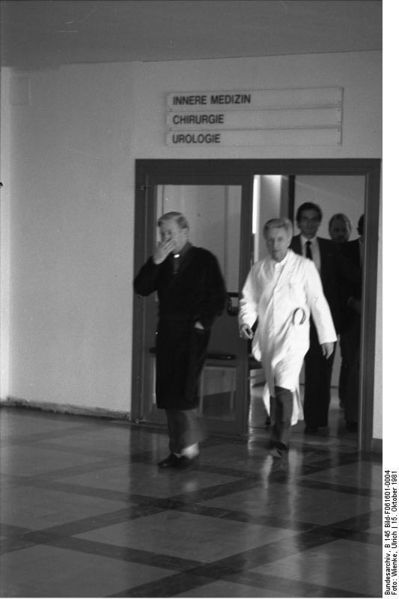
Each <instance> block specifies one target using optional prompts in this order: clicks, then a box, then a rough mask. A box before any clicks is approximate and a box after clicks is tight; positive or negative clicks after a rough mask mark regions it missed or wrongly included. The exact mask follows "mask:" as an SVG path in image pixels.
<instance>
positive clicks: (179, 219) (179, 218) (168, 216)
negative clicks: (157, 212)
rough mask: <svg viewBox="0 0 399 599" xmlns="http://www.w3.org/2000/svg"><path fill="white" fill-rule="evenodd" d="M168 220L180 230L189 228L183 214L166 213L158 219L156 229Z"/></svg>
mask: <svg viewBox="0 0 399 599" xmlns="http://www.w3.org/2000/svg"><path fill="white" fill-rule="evenodd" d="M168 220H174V221H175V222H176V223H177V225H178V226H179V227H180V229H189V228H190V226H189V224H188V220H187V219H186V217H185V216H184V214H182V213H181V212H174V211H172V212H166V213H165V214H163V215H162V216H160V217H159V219H158V223H157V224H158V227H160V226H161V225H162V224H163V223H164V222H166V221H168Z"/></svg>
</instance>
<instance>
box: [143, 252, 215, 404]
mask: <svg viewBox="0 0 399 599" xmlns="http://www.w3.org/2000/svg"><path fill="white" fill-rule="evenodd" d="M179 262H180V263H179V265H178V268H177V270H176V268H174V258H173V256H172V255H169V256H168V257H167V258H166V260H164V261H163V262H162V263H161V264H158V265H157V264H155V263H154V261H153V259H152V258H150V259H149V260H148V261H147V262H146V263H145V264H144V266H142V268H141V269H140V271H139V273H138V274H137V276H136V278H135V280H134V288H135V291H136V293H138V294H139V295H143V296H147V295H149V294H151V293H153V292H156V293H157V294H158V300H159V314H158V316H159V319H158V327H157V333H156V399H157V406H158V408H164V409H176V410H191V409H194V408H196V407H197V406H198V400H199V397H198V381H199V376H200V373H201V369H202V367H203V365H204V362H205V359H206V349H207V346H208V342H209V338H210V332H211V326H212V323H213V321H214V319H215V318H216V316H217V315H219V314H221V312H222V311H223V309H224V306H225V303H226V289H225V285H224V280H223V276H222V274H221V271H220V267H219V264H218V261H217V259H216V258H215V256H214V255H213V254H212V253H211V252H209V251H208V250H206V249H203V248H199V247H194V246H191V245H190V246H189V247H188V249H187V248H186V251H184V252H183V253H182V256H181V258H180V259H179ZM196 322H200V323H201V324H202V326H203V327H204V329H203V330H201V329H197V328H195V327H194V324H195V323H196Z"/></svg>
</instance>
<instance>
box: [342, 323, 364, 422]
mask: <svg viewBox="0 0 399 599" xmlns="http://www.w3.org/2000/svg"><path fill="white" fill-rule="evenodd" d="M341 348H342V357H343V358H344V357H345V363H346V377H345V378H344V381H343V385H342V399H343V404H344V409H345V420H346V421H347V422H348V423H357V422H358V419H359V418H358V412H359V393H360V380H359V377H360V318H354V320H353V322H352V323H351V325H350V326H348V327H347V328H346V329H345V331H344V332H343V333H342V334H341Z"/></svg>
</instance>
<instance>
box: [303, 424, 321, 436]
mask: <svg viewBox="0 0 399 599" xmlns="http://www.w3.org/2000/svg"><path fill="white" fill-rule="evenodd" d="M304 432H305V435H317V433H318V432H319V427H318V426H308V425H306V426H305V431H304Z"/></svg>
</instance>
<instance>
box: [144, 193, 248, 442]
mask: <svg viewBox="0 0 399 599" xmlns="http://www.w3.org/2000/svg"><path fill="white" fill-rule="evenodd" d="M241 201H242V188H241V186H240V185H156V186H155V189H154V202H155V210H154V222H153V237H154V242H155V243H156V241H157V240H158V227H157V221H158V218H159V217H160V216H161V215H162V214H164V213H166V212H171V211H178V212H182V213H183V214H184V215H185V216H186V218H187V220H188V222H189V225H190V241H191V243H192V244H193V245H195V246H200V247H204V248H206V249H208V250H210V251H211V252H212V253H213V254H214V255H215V256H216V257H217V259H218V262H219V265H220V268H221V270H222V273H223V276H224V278H225V282H226V288H227V291H228V293H229V296H230V298H231V300H230V302H229V303H228V305H226V309H225V311H224V312H223V314H222V315H221V316H220V317H219V318H217V319H216V321H215V323H214V325H213V328H212V335H211V339H210V343H209V347H208V356H207V360H206V363H205V366H204V369H203V372H202V374H201V378H200V383H199V388H198V393H199V411H200V413H201V415H202V416H203V417H204V418H205V420H206V422H207V426H208V428H209V429H210V430H212V431H216V432H231V433H234V432H237V431H238V430H239V428H240V427H242V423H241V424H239V422H238V421H239V420H240V419H242V412H243V410H242V408H243V406H242V405H238V401H239V396H240V398H241V402H242V401H245V398H244V397H243V396H242V395H243V394H242V393H238V389H239V388H240V385H238V381H239V376H242V375H241V370H240V367H241V363H242V358H240V355H241V354H242V351H243V343H242V341H240V339H239V336H238V325H237V310H236V309H235V306H236V305H237V299H238V293H239V286H240V243H241ZM146 302H147V304H148V305H147V318H146V337H147V339H146V342H145V346H146V348H147V351H146V354H147V357H146V359H145V360H144V368H145V377H144V379H145V380H144V420H146V421H150V422H164V414H163V410H158V409H157V407H156V398H155V375H156V373H155V349H154V348H155V341H154V336H155V330H156V320H157V298H156V297H151V298H147V299H146Z"/></svg>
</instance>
